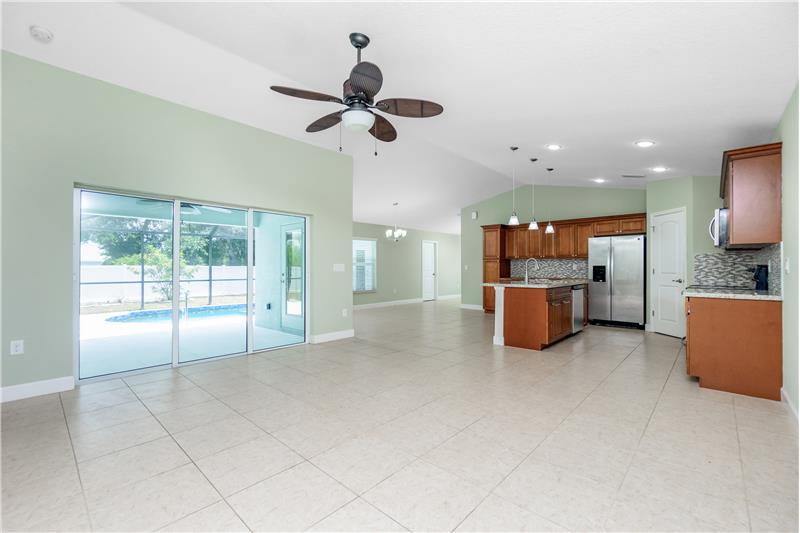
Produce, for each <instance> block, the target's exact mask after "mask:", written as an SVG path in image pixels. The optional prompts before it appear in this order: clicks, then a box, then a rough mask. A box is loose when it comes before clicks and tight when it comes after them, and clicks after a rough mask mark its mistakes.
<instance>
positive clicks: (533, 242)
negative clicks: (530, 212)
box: [528, 228, 544, 258]
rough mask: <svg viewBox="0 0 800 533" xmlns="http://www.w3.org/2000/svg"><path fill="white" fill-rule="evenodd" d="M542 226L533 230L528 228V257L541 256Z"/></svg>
mask: <svg viewBox="0 0 800 533" xmlns="http://www.w3.org/2000/svg"><path fill="white" fill-rule="evenodd" d="M543 233H544V230H543V229H542V228H539V229H535V230H528V257H536V258H539V257H542V255H543V250H542V234H543Z"/></svg>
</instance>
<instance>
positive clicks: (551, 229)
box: [544, 222, 556, 233]
mask: <svg viewBox="0 0 800 533" xmlns="http://www.w3.org/2000/svg"><path fill="white" fill-rule="evenodd" d="M544 232H545V233H555V232H556V228H554V227H553V223H552V222H548V223H547V227H546V228H544Z"/></svg>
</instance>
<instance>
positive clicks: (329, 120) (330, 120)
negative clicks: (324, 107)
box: [306, 111, 342, 133]
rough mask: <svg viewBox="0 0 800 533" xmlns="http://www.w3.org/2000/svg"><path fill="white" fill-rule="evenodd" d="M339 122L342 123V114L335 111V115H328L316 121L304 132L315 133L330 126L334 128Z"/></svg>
mask: <svg viewBox="0 0 800 533" xmlns="http://www.w3.org/2000/svg"><path fill="white" fill-rule="evenodd" d="M341 121H342V112H341V111H337V112H336V113H331V114H330V115H325V116H324V117H322V118H318V119H317V120H315V121H314V122H312V123H311V124H309V125H308V127H307V128H306V131H307V132H308V133H316V132H318V131H322V130H327V129H328V128H330V127H331V126H335V125H337V124H338V123H339V122H341Z"/></svg>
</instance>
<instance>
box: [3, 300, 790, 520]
mask: <svg viewBox="0 0 800 533" xmlns="http://www.w3.org/2000/svg"><path fill="white" fill-rule="evenodd" d="M355 322H356V332H357V336H356V338H355V339H352V340H345V341H339V342H333V343H328V344H321V345H313V346H308V345H307V346H300V347H294V348H290V349H283V350H278V351H272V352H267V353H263V354H260V355H254V356H250V357H239V358H233V359H226V360H218V361H213V362H207V363H203V364H198V365H193V366H187V367H182V368H180V369H177V370H164V371H158V372H151V373H147V374H140V375H137V376H134V377H128V378H125V379H112V380H109V381H103V382H98V383H92V384H88V385H85V386H82V387H80V388H78V389H76V390H75V391H71V392H69V393H64V394H61V395H51V396H46V397H39V398H34V399H29V400H22V401H18V402H12V403H7V404H4V405H3V406H2V415H3V417H2V430H3V431H2V444H3V449H2V474H3V479H2V505H3V508H2V520H3V524H2V525H3V529H4V530H6V531H13V530H89V529H94V530H103V531H110V530H165V531H198V530H202V531H238V530H242V531H244V530H247V529H252V530H306V529H311V530H314V531H370V530H374V531H378V530H380V531H384V530H385V531H401V530H414V531H430V530H436V531H449V530H457V531H486V530H492V531H528V530H545V531H552V530H559V531H562V530H617V531H620V530H625V531H629V530H662V531H664V530H681V531H707V530H716V531H720V530H725V531H739V530H758V531H767V530H769V531H772V530H785V531H796V530H797V528H798V515H797V508H798V492H797V483H798V461H797V425H796V423H795V422H794V419H793V418H792V417H791V415H790V414H789V413H788V411H787V410H786V409H785V408H784V406H783V405H781V404H780V403H777V402H770V401H766V400H758V399H753V398H747V397H743V396H737V395H733V394H727V393H722V392H716V391H711V390H706V389H700V388H698V386H697V383H696V382H695V381H693V380H691V379H689V378H687V377H686V376H685V373H684V366H683V352H682V351H681V346H680V343H679V342H678V341H677V340H675V339H671V338H668V337H663V336H659V335H654V334H645V333H643V332H640V331H632V330H620V329H609V328H599V327H590V328H588V329H587V330H585V331H584V332H582V333H580V334H579V335H577V336H576V337H573V338H571V339H568V340H566V341H564V342H561V343H560V344H558V345H556V346H553V347H552V348H550V349H548V350H545V351H542V352H535V351H528V350H520V349H515V348H498V347H494V346H492V344H491V334H492V327H493V324H492V319H491V317H488V316H484V315H483V313H480V312H476V311H465V310H461V309H459V307H458V305H457V304H456V303H455V302H453V301H446V302H439V303H426V304H419V305H406V306H399V307H394V308H383V309H372V310H368V311H367V310H364V311H357V312H356V316H355Z"/></svg>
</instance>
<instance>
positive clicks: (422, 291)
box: [419, 240, 439, 301]
mask: <svg viewBox="0 0 800 533" xmlns="http://www.w3.org/2000/svg"><path fill="white" fill-rule="evenodd" d="M425 243H431V244H433V299H434V300H438V299H439V241H429V240H423V241H422V244H420V246H421V248H420V262H419V263H420V288H419V289H420V296H421V297H422V300H423V301H425V281H424V279H425V257H424V254H425ZM429 301H430V300H429Z"/></svg>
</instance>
